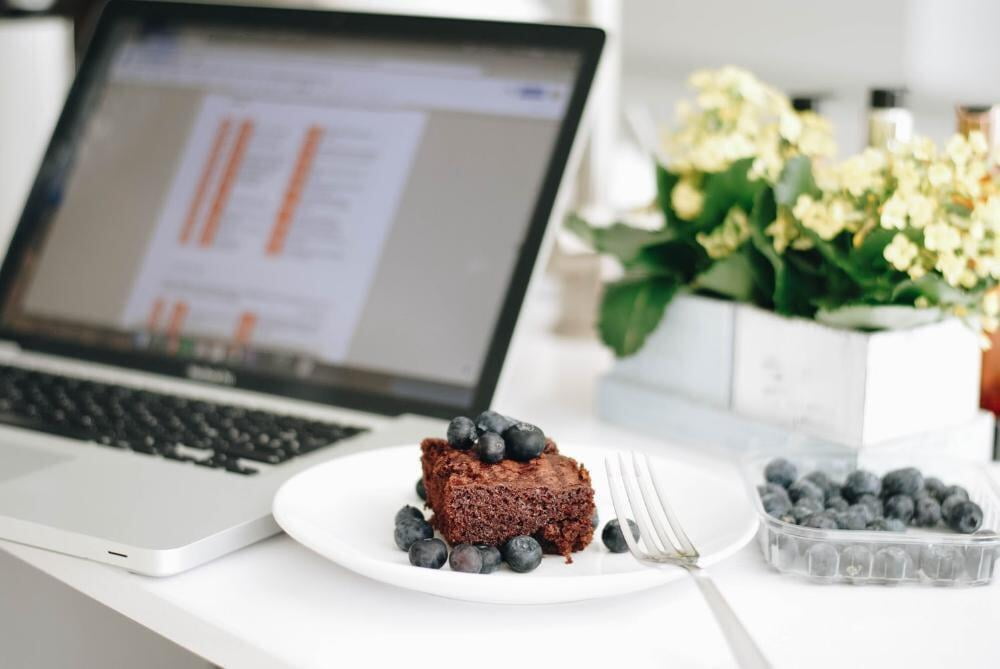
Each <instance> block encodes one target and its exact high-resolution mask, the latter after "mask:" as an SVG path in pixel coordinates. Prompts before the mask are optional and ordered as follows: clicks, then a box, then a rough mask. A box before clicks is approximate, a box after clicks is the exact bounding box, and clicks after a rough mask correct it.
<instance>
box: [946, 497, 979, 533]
mask: <svg viewBox="0 0 1000 669" xmlns="http://www.w3.org/2000/svg"><path fill="white" fill-rule="evenodd" d="M949 511H950V513H949V514H948V515H947V516H946V517H945V521H946V522H947V523H948V527H950V528H951V529H953V530H955V531H956V532H961V533H962V534H972V533H973V532H975V531H976V530H978V529H979V528H980V527H981V526H982V524H983V510H982V509H981V508H979V505H978V504H976V503H975V502H959V503H958V504H956V505H955V506H954V507H952V508H951V509H950V510H949Z"/></svg>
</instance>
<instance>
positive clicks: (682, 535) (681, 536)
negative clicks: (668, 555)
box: [642, 455, 698, 558]
mask: <svg viewBox="0 0 1000 669" xmlns="http://www.w3.org/2000/svg"><path fill="white" fill-rule="evenodd" d="M642 458H643V460H644V461H645V464H646V472H647V473H648V474H649V479H650V480H651V481H652V482H653V488H654V489H655V490H656V496H657V497H659V499H660V507H661V508H662V509H663V512H664V513H665V514H666V516H667V523H668V524H669V525H670V529H671V530H673V533H674V535H675V536H676V537H677V540H678V541H679V542H680V545H681V551H682V552H683V553H684V554H685V555H689V556H691V557H693V558H697V557H698V550H697V549H696V548H695V547H694V544H692V543H691V539H689V538H688V535H687V532H685V531H684V526H683V525H681V521H680V520H679V519H678V518H677V514H675V513H674V509H673V507H671V506H670V502H669V501H667V496H666V495H664V494H663V490H664V488H663V486H662V485H660V481H659V479H658V478H657V477H656V473H655V472H654V471H653V468H652V467H650V466H649V460H648V459H647V458H646V456H645V455H643V456H642Z"/></svg>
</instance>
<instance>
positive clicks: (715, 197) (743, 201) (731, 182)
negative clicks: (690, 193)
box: [693, 158, 765, 231]
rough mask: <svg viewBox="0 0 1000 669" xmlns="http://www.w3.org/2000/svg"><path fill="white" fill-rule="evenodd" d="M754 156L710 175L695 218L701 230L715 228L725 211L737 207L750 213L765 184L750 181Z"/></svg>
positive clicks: (706, 180)
mask: <svg viewBox="0 0 1000 669" xmlns="http://www.w3.org/2000/svg"><path fill="white" fill-rule="evenodd" d="M751 165H753V159H752V158H744V159H742V160H737V161H736V162H735V163H733V164H732V165H730V166H729V167H728V168H727V169H726V170H725V171H723V172H717V173H714V174H708V175H706V176H705V180H704V182H703V183H702V190H703V192H704V194H705V204H704V206H703V207H702V209H701V213H700V214H698V217H697V218H696V219H695V220H694V221H693V223H694V227H695V228H696V229H697V230H698V231H706V230H711V229H712V228H715V227H716V226H717V225H719V224H720V223H722V221H723V219H725V217H726V214H728V213H729V210H730V209H732V208H733V207H734V206H738V207H740V208H741V209H743V211H745V212H749V211H750V210H751V209H752V208H753V205H754V198H756V197H757V194H758V193H759V192H760V191H761V190H762V189H763V188H764V187H765V184H764V182H762V181H751V180H750V178H749V176H748V174H749V171H750V166H751Z"/></svg>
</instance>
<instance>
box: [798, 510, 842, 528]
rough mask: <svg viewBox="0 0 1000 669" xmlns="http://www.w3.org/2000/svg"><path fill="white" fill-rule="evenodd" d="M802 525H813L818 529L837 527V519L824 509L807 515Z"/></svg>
mask: <svg viewBox="0 0 1000 669" xmlns="http://www.w3.org/2000/svg"><path fill="white" fill-rule="evenodd" d="M801 525H802V527H812V528H815V529H817V530H835V529H837V521H836V520H834V519H833V518H832V517H831V516H829V515H827V514H826V513H825V512H822V511H821V512H820V513H814V514H812V515H810V516H806V518H805V520H803V521H802V523H801Z"/></svg>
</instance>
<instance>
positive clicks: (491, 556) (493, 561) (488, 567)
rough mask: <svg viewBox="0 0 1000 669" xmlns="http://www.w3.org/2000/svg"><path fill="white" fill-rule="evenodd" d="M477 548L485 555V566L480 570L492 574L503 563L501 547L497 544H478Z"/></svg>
mask: <svg viewBox="0 0 1000 669" xmlns="http://www.w3.org/2000/svg"><path fill="white" fill-rule="evenodd" d="M476 548H478V549H479V552H480V553H482V556H483V568H482V570H480V572H479V573H480V574H492V573H493V572H495V571H496V570H497V569H499V568H500V565H501V564H503V555H501V554H500V549H499V548H497V547H496V546H487V545H486V544H477V545H476Z"/></svg>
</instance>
